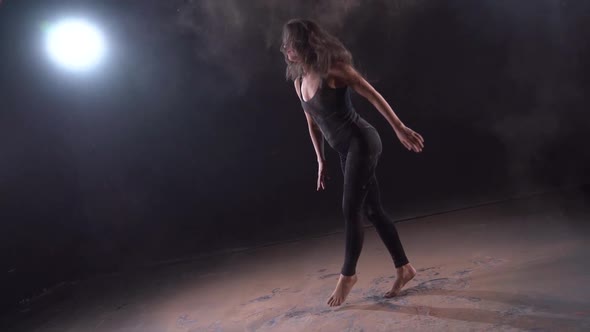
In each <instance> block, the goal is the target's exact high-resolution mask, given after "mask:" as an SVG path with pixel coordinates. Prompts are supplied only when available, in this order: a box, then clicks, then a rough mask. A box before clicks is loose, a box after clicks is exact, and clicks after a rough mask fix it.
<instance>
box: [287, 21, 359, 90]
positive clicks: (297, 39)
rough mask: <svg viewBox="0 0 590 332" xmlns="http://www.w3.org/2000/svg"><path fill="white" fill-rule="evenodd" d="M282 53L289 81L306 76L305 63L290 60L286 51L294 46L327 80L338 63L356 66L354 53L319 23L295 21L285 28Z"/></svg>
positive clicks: (304, 59)
mask: <svg viewBox="0 0 590 332" xmlns="http://www.w3.org/2000/svg"><path fill="white" fill-rule="evenodd" d="M282 42H283V43H282V45H281V52H282V53H283V55H284V56H285V62H286V63H287V70H286V79H287V80H295V79H296V78H298V77H300V76H301V75H303V74H304V70H303V64H302V63H296V62H291V61H289V58H288V57H287V52H286V48H287V47H289V46H290V47H293V49H294V50H295V51H297V53H298V54H299V55H300V56H301V57H302V58H303V62H304V63H305V64H307V65H309V66H310V67H311V68H312V70H314V71H316V72H318V73H319V74H320V76H322V77H325V76H326V75H327V74H328V70H329V69H330V67H331V65H332V64H333V63H335V62H341V63H344V64H348V65H351V66H352V65H353V62H352V54H351V53H350V51H348V49H346V47H345V46H344V45H343V44H342V42H340V40H338V38H336V37H334V36H332V35H331V34H330V33H328V32H327V31H326V30H324V29H323V28H322V27H320V26H319V25H318V24H317V23H315V22H314V21H312V20H308V19H301V18H294V19H291V20H289V21H288V22H287V23H285V25H283V40H282Z"/></svg>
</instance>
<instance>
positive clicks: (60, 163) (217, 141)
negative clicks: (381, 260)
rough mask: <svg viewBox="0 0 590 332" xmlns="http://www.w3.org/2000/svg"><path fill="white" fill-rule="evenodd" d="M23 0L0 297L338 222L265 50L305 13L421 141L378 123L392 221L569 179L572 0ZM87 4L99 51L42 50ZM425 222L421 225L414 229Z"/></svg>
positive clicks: (12, 93)
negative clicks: (95, 56) (101, 55)
mask: <svg viewBox="0 0 590 332" xmlns="http://www.w3.org/2000/svg"><path fill="white" fill-rule="evenodd" d="M305 3H306V4H301V3H300V2H297V1H270V0H268V1H262V0H256V1H239V0H231V1H230V0H223V1H221V0H220V1H218V0H208V1H197V0H195V1H164V0H159V1H155V0H151V1H147V0H146V1H144V0H142V1H139V0H136V1H23V0H18V1H16V0H12V1H10V0H5V1H3V2H2V3H1V5H0V37H1V40H0V43H1V44H0V60H1V63H2V65H1V72H0V75H1V76H0V79H1V82H0V84H1V85H0V93H1V95H0V97H1V100H0V102H1V103H0V135H1V139H0V243H1V250H0V257H1V260H0V262H1V267H0V276H1V277H0V281H1V283H0V287H1V296H0V301H1V303H0V307H2V308H9V307H10V308H13V307H15V306H18V305H19V304H20V305H24V304H26V303H27V302H29V301H31V300H33V299H35V298H36V297H39V296H40V295H42V294H44V293H47V292H48V290H50V289H51V288H52V287H56V285H59V284H60V283H61V284H63V282H72V281H75V280H79V279H82V278H87V277H89V276H92V275H96V274H103V273H111V272H117V271H125V270H127V269H134V268H137V267H140V266H146V265H153V264H158V263H162V262H170V261H174V260H182V259H191V258H195V257H199V256H200V255H204V254H207V253H212V252H219V251H221V250H228V249H236V248H245V247H251V246H254V245H261V244H267V243H272V242H279V241H285V240H289V239H296V238H301V237H305V236H312V235H319V234H323V233H326V232H330V231H334V230H338V229H341V227H342V225H343V220H342V217H341V193H342V192H341V189H342V184H341V181H342V175H341V173H340V166H339V164H338V158H337V154H336V152H334V151H333V150H331V149H330V147H329V146H328V144H327V143H326V144H325V148H326V157H327V160H328V172H329V174H330V175H331V176H332V179H331V180H330V181H329V182H328V183H327V190H326V191H322V192H316V190H315V187H316V180H317V178H316V172H317V164H316V156H315V153H314V150H313V146H312V144H311V140H310V137H309V133H308V130H307V123H306V121H305V117H304V115H303V111H302V109H301V107H300V104H299V102H298V99H297V96H296V94H295V91H294V89H293V84H292V83H291V82H287V81H285V79H284V70H285V63H284V60H283V57H282V54H281V53H280V52H279V45H280V33H281V27H282V24H283V23H284V22H285V21H286V20H287V19H289V18H291V17H306V18H312V19H315V20H316V21H318V22H319V23H320V24H321V25H323V26H324V27H325V28H326V29H328V30H329V31H330V32H332V33H333V34H335V35H336V36H337V37H339V38H340V39H341V40H342V41H343V43H344V44H345V45H346V46H347V47H348V48H349V49H350V50H351V52H352V53H353V55H354V57H355V64H356V65H357V67H358V69H359V70H360V71H361V72H362V73H363V74H364V75H365V76H366V78H367V80H368V81H369V82H370V83H371V84H373V86H374V87H375V88H376V89H377V90H378V91H379V92H380V93H381V94H382V95H383V96H384V97H385V99H386V100H387V101H389V102H390V104H391V105H392V107H393V109H394V110H395V111H396V113H397V114H398V116H399V117H400V118H401V119H402V121H403V122H404V123H405V124H406V125H407V126H408V127H410V128H412V129H414V130H416V131H417V132H419V133H420V134H421V135H422V136H423V137H424V138H425V149H424V150H423V152H422V153H420V154H416V153H414V152H409V151H407V150H405V149H404V148H403V146H402V145H401V143H400V142H399V141H398V139H397V137H396V136H395V133H394V132H393V130H392V129H391V128H390V127H389V125H388V124H387V122H386V120H385V119H384V118H383V117H382V116H381V115H380V114H379V113H378V111H377V110H376V109H375V108H373V107H372V106H371V105H370V104H369V103H368V102H367V101H366V100H363V99H362V97H360V96H359V95H356V94H355V95H354V97H353V98H354V99H353V101H354V102H355V104H356V106H357V109H358V112H359V113H360V114H361V116H363V117H364V118H366V119H367V120H368V121H369V122H370V123H372V124H373V125H374V126H375V127H376V128H377V129H378V131H379V133H380V136H381V139H382V141H383V155H382V159H381V161H380V164H379V167H378V169H377V174H378V177H379V181H380V184H381V190H382V198H383V203H384V205H385V208H386V210H387V211H388V213H389V214H390V215H391V216H392V217H393V218H394V219H395V220H400V219H404V218H410V217H412V216H416V215H424V214H428V213H433V212H440V211H445V210H448V209H454V208H460V207H464V206H469V205H473V204H477V203H482V202H487V201H490V200H495V199H503V198H508V197H514V196H518V195H523V194H529V193H534V192H538V191H539V190H541V191H542V190H549V189H551V188H556V187H563V186H570V185H574V186H575V185H579V184H582V183H587V182H588V180H589V179H588V174H589V170H590V149H588V146H587V145H588V142H589V140H588V136H587V132H588V130H589V129H590V121H589V117H588V115H587V114H586V112H587V111H588V109H589V106H590V102H589V97H588V92H589V90H590V82H589V78H590V76H589V75H588V73H589V65H590V60H589V59H590V45H589V43H590V2H588V1H572V0H569V1H566V0H561V1H558V0H529V1H525V0H519V1H512V0H510V1H509V0H504V1H500V0H485V1H484V0H481V1H452V0H445V1H443V0H440V1H426V0H413V1H410V0H396V1H390V0H388V1H385V0H383V1H376V0H375V1H368V0H366V1H361V0H356V1H354V0H349V1H336V0H334V1H309V2H305ZM64 14H71V15H82V16H84V17H89V18H90V19H92V20H93V21H94V22H96V23H97V24H98V25H99V26H101V28H102V30H103V31H104V33H105V35H106V37H107V39H108V45H109V53H108V57H107V58H106V59H105V61H104V63H103V64H102V65H101V67H100V68H99V70H97V71H95V72H92V73H87V74H76V73H70V72H67V71H64V70H62V69H60V68H58V67H56V66H54V65H53V64H52V63H51V62H50V61H49V60H48V59H47V57H46V54H45V52H44V49H43V31H42V28H41V27H42V26H43V24H45V23H46V22H52V21H53V20H54V19H55V18H57V17H59V16H60V15H64ZM424 231H425V232H427V231H428V230H427V229H425V230H424Z"/></svg>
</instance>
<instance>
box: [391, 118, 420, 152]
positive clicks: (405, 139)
mask: <svg viewBox="0 0 590 332" xmlns="http://www.w3.org/2000/svg"><path fill="white" fill-rule="evenodd" d="M395 133H396V135H397V138H399V140H400V142H402V144H403V145H404V146H405V147H406V149H408V150H410V151H415V152H422V149H424V138H422V136H421V135H420V134H418V133H417V132H415V131H413V130H412V129H410V128H408V127H406V126H404V125H402V126H401V127H399V128H396V129H395Z"/></svg>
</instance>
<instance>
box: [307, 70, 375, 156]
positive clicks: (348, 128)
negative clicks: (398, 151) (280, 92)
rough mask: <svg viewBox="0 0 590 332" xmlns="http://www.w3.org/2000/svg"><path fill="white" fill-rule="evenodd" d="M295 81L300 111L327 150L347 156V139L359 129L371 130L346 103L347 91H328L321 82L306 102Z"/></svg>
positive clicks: (346, 87)
mask: <svg viewBox="0 0 590 332" xmlns="http://www.w3.org/2000/svg"><path fill="white" fill-rule="evenodd" d="M302 85H303V78H302V77H299V94H300V95H301V106H302V107H303V110H304V111H305V112H306V113H308V114H309V115H311V117H312V119H313V121H314V122H315V123H316V124H317V125H318V127H319V128H320V130H321V131H322V134H323V135H324V137H325V138H326V141H328V144H330V146H331V147H332V148H333V149H334V150H336V151H338V152H339V153H347V151H348V145H349V142H350V140H351V138H352V137H353V136H354V135H356V134H358V133H359V132H360V130H362V128H372V127H373V126H371V124H370V123H368V122H367V121H366V120H365V119H363V118H362V117H361V116H360V115H359V114H358V113H357V112H356V111H355V110H354V106H353V105H352V101H351V99H350V88H349V87H348V86H345V87H341V88H330V87H329V86H328V85H327V83H326V82H324V79H323V78H321V81H320V85H319V87H318V89H317V91H316V93H315V95H313V96H312V97H311V99H310V100H308V101H304V100H303V92H302V89H301V86H302Z"/></svg>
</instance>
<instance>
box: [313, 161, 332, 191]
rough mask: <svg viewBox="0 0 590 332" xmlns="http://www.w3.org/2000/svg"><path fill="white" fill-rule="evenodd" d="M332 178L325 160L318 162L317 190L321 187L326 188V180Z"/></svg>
mask: <svg viewBox="0 0 590 332" xmlns="http://www.w3.org/2000/svg"><path fill="white" fill-rule="evenodd" d="M327 179H330V177H328V173H327V172H326V168H325V166H324V163H323V162H320V163H318V183H317V189H316V191H320V189H324V190H325V189H326V180H327Z"/></svg>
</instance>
